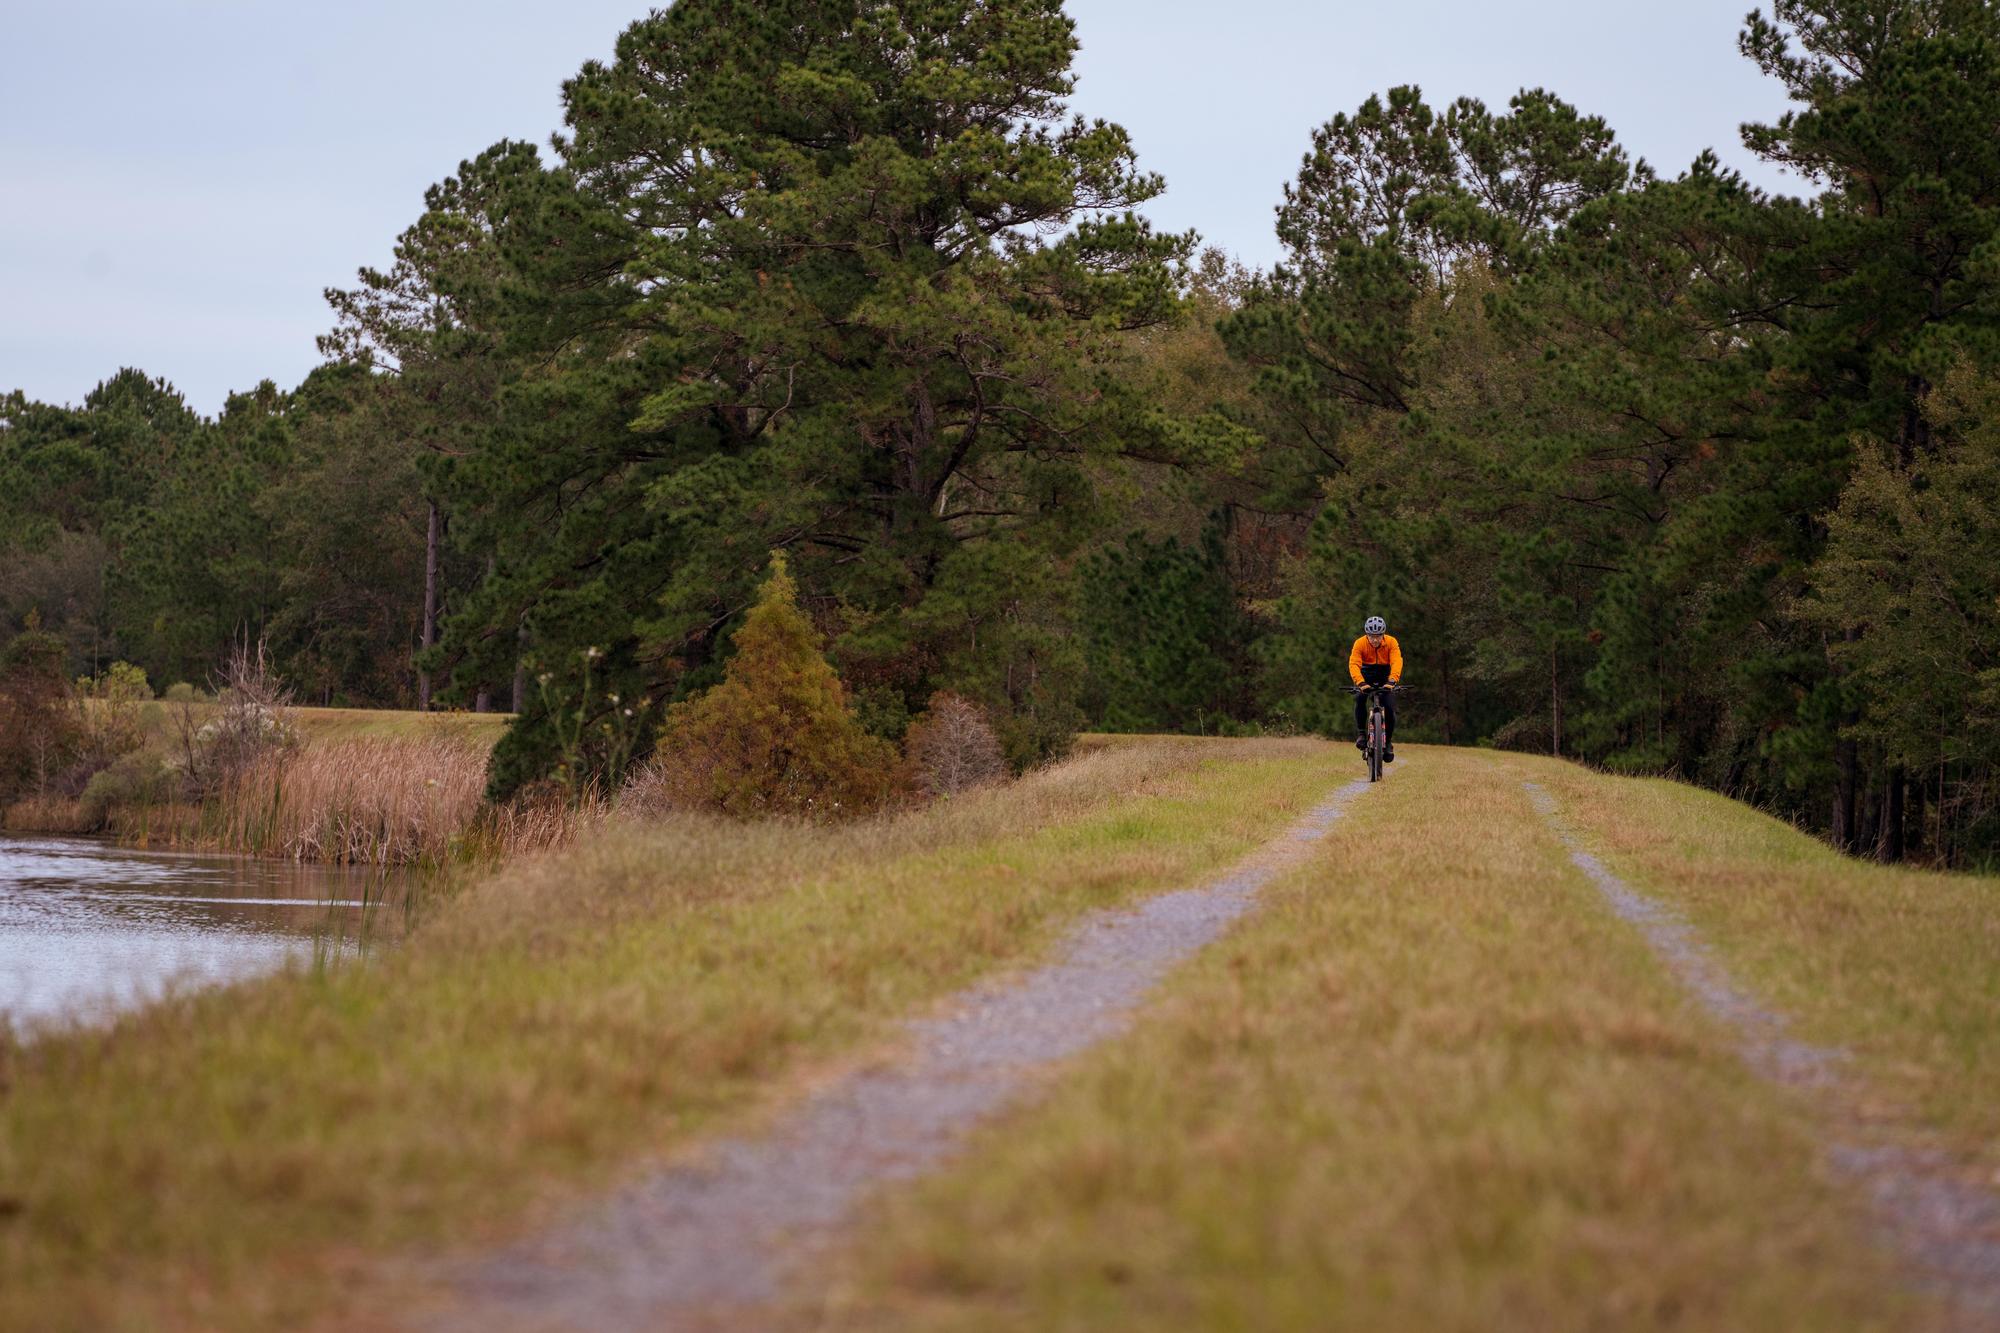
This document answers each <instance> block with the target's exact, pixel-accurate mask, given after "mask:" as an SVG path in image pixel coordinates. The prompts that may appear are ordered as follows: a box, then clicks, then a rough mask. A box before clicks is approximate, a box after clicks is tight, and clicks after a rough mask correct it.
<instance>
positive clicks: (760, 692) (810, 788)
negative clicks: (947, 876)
mask: <svg viewBox="0 0 2000 1333" xmlns="http://www.w3.org/2000/svg"><path fill="white" fill-rule="evenodd" d="M735 646H736V655H735V656H734V657H732V658H731V659H730V661H729V666H728V668H727V670H726V671H725V673H724V675H723V678H722V682H721V684H719V685H717V686H715V687H714V688H713V689H711V690H709V691H708V692H707V693H705V694H703V695H701V696H700V697H698V698H695V699H689V700H685V701H683V702H681V703H678V704H675V705H674V706H673V707H672V708H671V709H669V710H668V711H667V717H666V722H665V724H664V726H663V728H662V730H661V734H660V747H659V751H658V754H657V755H656V757H655V761H654V772H653V778H654V780H655V782H657V783H658V785H659V792H658V795H659V796H660V797H661V798H663V801H664V803H665V804H667V805H670V806H674V807H678V808H682V809H699V810H714V811H718V812H720V813H723V814H728V815H736V816H739V817H748V816H753V815H793V816H805V817H807V818H811V819H834V818H839V817H842V816H847V815H859V814H867V813H869V812H871V811H874V810H878V809H880V808H881V807H882V806H883V805H884V804H885V803H886V802H887V801H888V800H889V798H890V796H891V794H892V792H893V789H894V783H895V774H896V768H897V754H896V750H895V747H894V746H892V745H890V744H889V743H888V742H887V741H884V740H881V739H879V738H877V737H874V736H871V735H869V734H868V733H867V732H866V731H865V730H863V729H862V726H861V723H860V721H859V720H858V719H857V718H856V717H855V714H854V709H853V708H852V706H850V704H849V703H848V699H847V691H846V689H845V688H844V687H843V686H842V685H841V683H840V677H839V676H837V675H835V674H834V670H833V667H832V665H831V664H830V663H828V662H827V660H826V657H825V656H824V655H823V654H822V653H821V651H820V642H819V635H818V634H817V633H815V632H814V630H813V627H812V623H811V622H810V621H808V620H807V619H806V617H805V613H804V612H802V611H800V610H799V604H798V593H797V589H796V588H795V587H794V585H793V583H792V579H791V576H790V575H789V574H788V573H787V572H786V570H785V558H784V555H783V554H782V553H781V552H773V553H772V556H771V575H770V577H769V578H768V579H766V580H765V582H764V586H763V587H762V588H761V589H760V590H759V592H758V596H757V604H756V605H755V606H754V607H752V608H751V609H750V614H749V615H748V616H747V617H745V618H744V621H743V626H742V628H741V629H739V630H737V631H736V637H735Z"/></svg>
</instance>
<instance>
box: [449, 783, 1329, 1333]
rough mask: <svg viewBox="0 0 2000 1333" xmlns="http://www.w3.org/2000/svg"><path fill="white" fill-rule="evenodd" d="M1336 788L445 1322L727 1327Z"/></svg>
mask: <svg viewBox="0 0 2000 1333" xmlns="http://www.w3.org/2000/svg"><path fill="white" fill-rule="evenodd" d="M1368 785H1369V784H1368V782H1367V780H1366V779H1365V778H1364V779H1359V780H1357V781H1355V782H1352V783H1349V784H1348V785H1346V786H1344V787H1342V788H1341V789H1340V790H1339V791H1337V792H1335V793H1334V794H1333V795H1332V796H1331V797H1329V798H1328V799H1327V800H1326V801H1325V802H1324V803H1323V804H1321V805H1320V806H1319V807H1318V808H1317V809H1315V810H1314V811H1313V812H1312V813H1311V814H1310V815H1308V816H1307V817H1306V818H1305V819H1303V820H1302V821H1300V823H1298V824H1297V825H1296V826H1294V827H1293V829H1292V830H1291V831H1290V832H1289V833H1287V834H1286V835H1284V836H1283V837H1281V838H1279V839H1278V840H1277V841H1276V842H1274V843H1271V844H1269V845H1268V846H1266V847H1265V848H1263V849H1262V850H1260V851H1259V852H1258V853H1256V854H1255V855H1253V856H1252V857H1250V858H1249V859H1248V860H1247V861H1245V862H1244V863H1242V864H1241V865H1239V866H1238V867H1237V868H1236V869H1234V870H1233V871H1231V872H1230V873H1229V874H1227V875H1224V876H1223V877H1221V878H1220V879H1217V880H1215V881H1213V882H1212V883H1209V884H1207V885H1205V886H1203V887H1201V888H1197V889H1188V890H1182V891H1179V892H1172V893H1164V894H1160V895H1158V896H1155V897H1153V898H1149V899H1147V900H1146V901H1145V902H1144V903H1142V904H1140V905H1139V906H1137V907H1134V908H1130V909H1125V910H1119V911H1109V912H1102V913H1097V914H1093V915H1092V916H1091V917H1089V918H1087V919H1086V920H1085V921H1084V922H1083V923H1082V924H1081V925H1079V926H1078V927H1077V928H1076V930H1075V931H1073V932H1072V933H1071V934H1070V935H1069V936H1068V937H1067V939H1066V940H1065V941H1064V943H1063V944H1062V945H1060V946H1059V947H1058V950H1057V953H1056V961H1054V962H1052V963H1050V964H1049V965H1047V966H1045V967H1042V968H1040V969H1037V970H1035V971H1033V972H1030V973H1028V974H1027V975H1025V976H1019V977H1016V978H1014V979H1011V980H1007V981H1003V982H997V983H992V984H988V985H983V986H978V987H974V988H972V989H970V990H968V991H966V992H964V993H962V994H960V995H959V996H957V997H955V998H954V1000H953V1001H952V1002H950V1003H949V1004H948V1005H947V1006H945V1009H944V1014H945V1016H944V1017H940V1018H934V1019H929V1020H924V1021H919V1022H914V1023H912V1024H910V1025H909V1028H908V1036H909V1038H910V1040H909V1042H908V1043H907V1048H906V1049H905V1050H904V1051H902V1053H900V1054H899V1055H898V1056H896V1057H895V1058H894V1059H892V1060H890V1061H889V1062H887V1063H885V1064H882V1065H879V1066H876V1067H874V1068H870V1069H867V1070H864V1071H861V1072H859V1073H855V1074H852V1075H850V1076H848V1077H846V1078H844V1079H842V1080H840V1081H838V1082H836V1083H833V1084H832V1085H830V1086H828V1087H826V1088H824V1089H822V1090H821V1091H819V1092H817V1093H814V1094H813V1095H811V1096H809V1097H808V1098H807V1099H806V1100H804V1101H803V1102H802V1103H801V1104H799V1105H798V1106H797V1107H795V1108H793V1109H792V1110H790V1111H789V1112H788V1113H786V1114H784V1115H783V1116H782V1117H781V1118H780V1119H779V1120H778V1121H777V1122H776V1123H774V1124H773V1125H771V1126H770V1128H769V1129H768V1130H766V1131H765V1132H764V1133H762V1134H760V1135H758V1136H756V1137H754V1138H744V1139H734V1140H730V1141H727V1142H722V1143H719V1144H716V1145H714V1146H713V1147H711V1148H710V1149H709V1150H708V1151H707V1152H705V1153H703V1154H702V1155H701V1156H700V1157H699V1158H698V1159H697V1160H695V1161H692V1162H690V1163H688V1164H686V1165H680V1166H675V1167H672V1168H669V1169H665V1170H661V1171H659V1172H657V1173H655V1174H652V1175H650V1176H648V1177H646V1178H643V1179H641V1180H639V1181H637V1182H635V1183H633V1184H631V1185H629V1186H627V1187H625V1188H624V1189H622V1190H620V1191H618V1192H617V1193H616V1194H614V1195H612V1196H611V1197H609V1198H608V1199H605V1200H603V1201H602V1202H600V1203H598V1204H596V1205H594V1206H592V1207H590V1208H589V1209H587V1210H585V1211H583V1212H580V1213H578V1214H576V1215H574V1216H572V1217H570V1218H568V1219H566V1220H564V1221H562V1222H561V1223H559V1224H558V1225H556V1226H555V1227H553V1228H551V1229H550V1230H548V1231H546V1232H544V1233H543V1234H540V1235H538V1236H535V1237H533V1238H531V1239H530V1240H528V1241H526V1242H523V1243H520V1244H517V1245H515V1246H512V1247H510V1248H508V1249H506V1250H504V1251H502V1252H500V1253H497V1254H493V1255H489V1256H487V1257H484V1258H482V1259H480V1260H478V1261H475V1262H473V1263H471V1264H468V1265H465V1266H462V1267H460V1268H458V1269H457V1270H455V1272H454V1273H453V1274H452V1275H451V1285H452V1286H453V1287H454V1288H455V1290H456V1294H457V1296H458V1298H459V1299H458V1300H457V1301H455V1302H454V1305H453V1309H452V1313H451V1314H450V1315H449V1316H446V1317H444V1318H442V1319H441V1320H439V1321H438V1323H436V1324H435V1325H433V1326H434V1327H438V1328H441V1329H452V1330H457V1329H466V1330H473V1329H477V1330H479V1333H495V1330H497V1329H506V1328H522V1327H526V1328H534V1329H546V1330H555V1329H589V1330H592V1331H593V1333H599V1331H609V1330H620V1329H647V1330H659V1329H677V1328H678V1329H686V1328H697V1327H740V1326H742V1325H741V1324H740V1323H738V1322H737V1321H736V1320H735V1319H733V1318H732V1314H731V1312H741V1311H744V1310H746V1309H750V1308H754V1307H756V1306H759V1305H763V1304H766V1303H768V1302H770V1301H772V1300H773V1299H775V1298H776V1297H777V1296H778V1295H779V1293H780V1291H781V1290H782V1288H783V1286H784V1284H785V1282H786V1279H787V1276H788V1274H790V1273H791V1272H793V1271H794V1270H795V1269H796V1268H797V1266H798V1264H799V1263H800V1262H801V1260H802V1259H803V1258H804V1257H806V1256H808V1255H810V1254H811V1253H813V1252H814V1251H815V1250H818V1249H820V1248H822V1247H824V1246H825V1245H826V1244H827V1243H828V1242H829V1241H830V1240H832V1239H834V1238H835V1237H836V1236H837V1235H838V1233H839V1230H840V1228H841V1226H842V1224H843V1223H844V1222H845V1221H847V1220H848V1219H849V1218H850V1217H851V1216H852V1215H853V1213H854V1211H855V1209H856V1207H857V1206H858V1205H859V1204H860V1203H862V1202H863V1201H864V1200H865V1199H866V1198H867V1197H868V1196H869V1195H870V1194H871V1193H873V1192H874V1191H876V1190H878V1189H880V1188H881V1187H883V1186H885V1185H888V1184H891V1183H894V1182H896V1181H901V1180H907V1179H910V1178H912V1177H914V1176H917V1175H920V1174H922V1173H923V1172H925V1171H927V1170H930V1169H933V1168H935V1167H936V1166H937V1165H938V1164H939V1163H940V1162H941V1161H942V1160H943V1159H944V1158H946V1157H947V1156H948V1155H949V1154H950V1153H952V1152H953V1151H954V1150H955V1149H957V1148H958V1147H959V1146H960V1145H962V1144H963V1143H964V1141H965V1139H966V1137H967V1136H968V1134H969V1133H970V1132H971V1131H972V1129H973V1128H974V1127H975V1126H976V1125H977V1124H978V1123H979V1122H980V1121H982V1120H984V1119H986V1118H988V1117H990V1116H992V1115H993V1114H994V1113H995V1112H997V1111H999V1110H1001V1109H1003V1108H1004V1107H1006V1106H1008V1105H1009V1104H1011V1103H1014V1102H1016V1101H1018V1100H1020V1099H1021V1098H1022V1097H1023V1095H1024V1094H1026V1093H1027V1092H1029V1091H1031V1090H1032V1089H1033V1087H1034V1086H1035V1085H1036V1084H1037V1083H1038V1082H1039V1081H1040V1080H1041V1078H1042V1077H1043V1076H1044V1074H1045V1071H1046V1070H1047V1069H1048V1068H1049V1067H1050V1066H1051V1065H1053V1064H1055V1063H1056V1062H1059V1061H1061V1060H1063V1059H1065V1058H1066V1057H1069V1056H1072V1055H1075V1054H1076V1053H1078V1052H1080V1051H1082V1050H1084V1049H1085V1048H1086V1047H1089V1046H1091V1045H1093V1044H1094V1043H1097V1042H1100V1041H1103V1040H1105V1039H1106V1038H1108V1037H1112V1036H1115V1035H1117V1034H1118V1033H1120V1032H1122V1031H1124V1030H1125V1029H1126V1028H1127V1027H1129V1026H1130V1024H1131V1022H1132V1020H1133V1016H1134V1011H1135V1010H1136V1008H1137V1006H1138V1005H1139V1004H1140V1002H1141V1001H1142V1000H1143V999H1144V998H1145V997H1146V994H1147V992H1148V991H1150V990H1151V989H1152V988H1153V987H1154V986H1155V985H1156V984H1157V983H1158V982H1159V981H1160V979H1161V978H1162V977H1163V976H1164V975H1165V974H1166V973H1167V972H1168V970H1169V969H1171V968H1173V967H1174V966H1175V965H1176V964H1178V963H1181V962H1183V961H1184V960H1186V959H1187V958H1188V957H1189V956H1190V955H1192V954H1193V953H1194V952H1195V951H1196V950H1198V949H1200V948H1201V947H1202V946H1204V945H1206V944H1208V943H1210V942H1211V941H1213V940H1214V939H1216V938H1217V937H1218V936H1219V935H1221V934H1222V932H1223V931H1224V930H1225V929H1227V928H1228V927H1229V925H1230V924H1231V923H1232V922H1234V921H1236V920H1237V919H1238V918H1239V917H1241V916H1242V915H1243V914H1244V913H1246V912H1248V911H1250V910H1251V908H1252V907H1253V906H1255V904H1256V900H1257V895H1258V893H1259V892H1260V891H1261V890H1262V889H1263V887H1264V886H1265V885H1266V884H1268V883H1269V882H1270V881H1271V880H1272V879H1274V878H1275V877H1276V876H1277V875H1279V874H1280V873H1282V872H1283V871H1284V870H1286V869H1287V868H1289V867H1290V866H1293V865H1295V864H1297V863H1298V862H1299V861H1301V860H1302V859H1304V857H1305V856H1306V854H1307V853H1308V852H1309V850H1310V848H1311V846H1312V844H1313V843H1314V842H1315V841H1317V840H1318V839H1319V838H1320V837H1321V836H1322V835H1323V834H1324V833H1325V832H1326V831H1327V829H1328V827H1329V826H1330V825H1331V824H1332V823H1333V821H1334V820H1336V819H1337V818H1339V816H1340V814H1341V812H1342V810H1343V809H1344V808H1345V807H1346V804H1347V803H1348V802H1349V801H1351V800H1352V799H1354V797H1355V796H1357V795H1358V794H1359V793H1361V792H1363V791H1365V790H1366V789H1367V787H1368Z"/></svg>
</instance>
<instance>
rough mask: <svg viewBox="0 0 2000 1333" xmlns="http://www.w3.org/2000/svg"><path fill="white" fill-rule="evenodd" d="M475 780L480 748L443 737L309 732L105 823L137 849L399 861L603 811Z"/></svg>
mask: <svg viewBox="0 0 2000 1333" xmlns="http://www.w3.org/2000/svg"><path fill="white" fill-rule="evenodd" d="M485 785H486V752H485V749H484V747H482V746H479V745H476V744H467V743H465V742H464V741H462V740H459V739H456V738H454V737H452V736H449V735H441V734H440V735H429V736H421V737H389V736H382V737H356V738H353V739H346V740H331V741H319V742H315V743H310V744H306V745H302V746H298V747H296V748H291V749H283V750H274V751H272V752H271V753H268V754H266V755H263V756H261V757H259V758H258V759H257V760H256V761H255V762H254V763H251V764H248V765H246V766H244V767H242V768H241V769H238V770H236V771H234V772H232V773H231V774H229V776H228V778H227V780H226V781H223V782H221V783H219V784H218V785H217V786H216V787H215V788H214V790H212V791H211V792H209V793H208V794H207V795H206V797H204V798H202V799H199V800H195V801H174V802H162V803H133V804H126V805H121V806H117V807H114V808H113V809H112V811H111V812H110V815H109V819H108V827H109V828H110V830H111V831H112V832H113V833H115V834H117V835H118V836H119V837H121V838H124V839H125V840H127V841H131V842H136V843H141V844H144V845H149V846H167V847H206V848H216V849H220V850H223V851H232V852H244V853H247V854H250V855H254V856H274V857H283V858H286V859H288V860H294V861H317V862H324V863H327V864H332V865H365V866H405V865H419V864H432V865H436V864H443V863H445V862H448V861H458V860H472V861H490V860H496V859H500V858H504V857H509V856H514V855H518V854H521V853H524V852H536V851H544V850H547V849H549V848H552V847H557V846H561V845H563V844H565V843H567V842H569V841H570V840H571V839H573V838H575V837H576V836H577V835H578V834H579V833H580V832H581V831H582V830H583V829H585V828H586V827H588V826H589V825H591V824H592V823H593V822H594V821H596V820H597V819H599V818H601V817H602V815H603V813H604V803H603V802H602V801H600V800H598V799H596V798H595V797H594V796H592V795H591V794H589V793H586V794H585V796H584V798H583V799H582V800H581V801H571V800H568V799H566V798H565V797H563V796H562V795H561V794H559V793H553V792H552V793H541V794H537V793H530V794H528V795H525V796H523V797H521V798H519V799H517V800H515V801H512V802H509V803H508V804H506V805H502V806H492V805H488V804H486V802H485V798H484V793H485Z"/></svg>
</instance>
